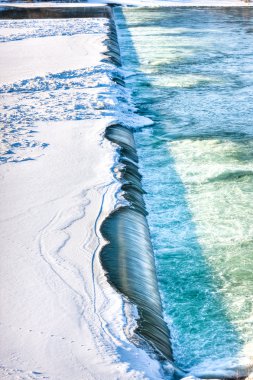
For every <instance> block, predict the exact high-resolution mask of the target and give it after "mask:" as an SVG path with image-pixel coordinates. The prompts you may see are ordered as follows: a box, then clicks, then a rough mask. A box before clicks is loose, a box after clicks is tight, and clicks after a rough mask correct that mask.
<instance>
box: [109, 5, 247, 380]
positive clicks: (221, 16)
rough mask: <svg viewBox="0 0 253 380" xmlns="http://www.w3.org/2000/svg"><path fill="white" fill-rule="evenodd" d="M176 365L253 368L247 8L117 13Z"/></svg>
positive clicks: (200, 371)
mask: <svg viewBox="0 0 253 380" xmlns="http://www.w3.org/2000/svg"><path fill="white" fill-rule="evenodd" d="M115 15H116V22H117V26H118V32H119V43H120V46H121V52H122V59H123V65H124V68H125V69H126V74H127V86H128V87H129V88H130V89H131V90H132V94H133V100H134V102H135V104H136V105H137V106H138V109H139V113H141V114H142V115H144V116H148V117H150V118H151V119H152V120H153V121H154V125H153V126H152V127H149V128H145V129H143V130H141V131H139V132H137V133H136V134H135V138H136V143H137V149H138V154H139V158H140V169H141V173H142V174H143V187H144V189H145V190H146V191H147V195H146V196H145V201H146V204H147V209H148V211H149V217H148V221H149V225H150V230H151V238H152V243H153V246H154V250H155V256H156V265H157V270H158V280H159V288H160V291H161V294H162V299H163V306H164V313H165V318H166V320H167V322H168V324H169V327H170V330H171V332H172V344H173V350H174V357H175V361H176V364H177V365H178V366H180V367H181V368H183V369H185V370H186V371H191V372H192V373H195V374H197V375H205V376H207V375H210V376H214V375H215V374H216V375H217V376H220V375H221V374H225V375H231V374H232V375H235V374H236V373H238V374H242V373H243V372H240V371H239V365H242V366H243V367H244V368H245V367H246V373H247V371H250V369H249V367H250V365H251V364H252V363H253V223H252V221H253V206H252V200H253V106H252V105H253V75H252V72H253V10H250V9H241V10H240V9H229V8H226V9H221V8H220V9H215V8H214V9H201V8H195V9H193V8H192V9H191V8H184V9H182V8H175V9H163V8H152V9H151V8H149V9H148V8H146V9H145V8H143V9H141V8H139V9H134V8H128V9H123V10H122V9H117V10H116V11H115Z"/></svg>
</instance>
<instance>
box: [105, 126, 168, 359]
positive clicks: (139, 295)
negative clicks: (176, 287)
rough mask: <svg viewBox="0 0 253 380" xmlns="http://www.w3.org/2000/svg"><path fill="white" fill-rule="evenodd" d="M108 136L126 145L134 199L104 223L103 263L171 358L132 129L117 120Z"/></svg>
mask: <svg viewBox="0 0 253 380" xmlns="http://www.w3.org/2000/svg"><path fill="white" fill-rule="evenodd" d="M106 137H107V138H108V139H109V140H110V141H112V142H114V143H117V144H118V145H119V146H120V148H121V157H120V160H119V161H120V164H123V165H122V168H121V169H120V170H121V176H122V177H121V182H122V190H123V191H124V192H125V199H126V200H128V201H129V203H130V205H129V206H126V207H121V208H119V209H117V210H116V211H115V212H113V213H112V214H111V215H110V216H109V217H108V218H107V219H106V220H105V221H104V223H103V224H102V227H101V232H102V235H103V236H104V238H105V239H106V240H108V241H109V244H107V245H106V246H105V247H104V248H103V250H102V252H101V261H102V265H103V267H104V269H105V270H106V272H107V274H108V278H109V281H110V282H111V283H112V284H113V286H114V287H115V288H116V289H117V290H119V291H120V292H121V293H123V294H124V295H125V296H127V298H128V299H129V300H130V301H132V302H133V303H134V304H135V305H136V306H137V308H138V313H139V316H140V318H139V319H138V328H137V331H136V332H137V333H138V334H140V335H141V336H142V337H144V338H145V339H146V340H147V341H148V342H150V343H151V344H152V345H153V347H154V348H155V349H156V350H158V352H159V353H161V354H162V356H164V357H165V358H166V359H169V360H172V351H171V347H170V341H169V331H168V328H167V325H166V323H165V322H164V320H163V317H162V306H161V299H160V295H159V291H158V287H157V278H156V271H155V262H154V255H153V250H152V246H151V241H150V236H149V228H148V224H147V220H146V210H145V204H144V201H143V197H142V194H143V190H142V188H141V182H140V180H141V176H140V174H139V172H138V166H137V155H136V151H135V147H134V140H133V134H132V132H131V131H130V130H129V129H127V128H126V127H123V126H120V125H115V126H111V127H108V128H107V131H106Z"/></svg>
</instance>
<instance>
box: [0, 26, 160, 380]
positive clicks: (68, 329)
mask: <svg viewBox="0 0 253 380" xmlns="http://www.w3.org/2000/svg"><path fill="white" fill-rule="evenodd" d="M54 22H55V21H54ZM82 22H85V20H82ZM17 25H18V24H17ZM17 25H15V28H14V29H13V31H14V33H17ZM29 25H30V24H29ZM29 25H28V26H29ZM29 28H33V25H30V26H29ZM22 32H24V31H22ZM37 32H38V31H37ZM37 32H36V33H37ZM29 33H30V34H32V33H33V29H31V30H30V31H29ZM29 33H28V34H29ZM8 35H9V37H10V34H8ZM13 38H14V41H13V40H12V41H10V42H8V41H7V42H4V43H3V45H2V47H1V49H2V50H4V51H5V57H8V61H7V62H6V61H5V64H2V66H1V67H2V75H3V78H4V77H6V78H7V80H6V82H7V83H5V86H7V87H4V86H2V87H1V89H2V90H1V91H2V93H1V97H2V99H3V100H4V101H5V104H4V107H5V108H4V113H5V117H6V123H7V130H6V131H5V140H6V139H7V140H8V139H9V140H8V141H7V142H8V144H9V145H10V147H11V149H13V152H12V153H10V152H9V153H8V154H7V156H8V157H9V162H7V163H5V164H4V165H2V166H1V169H0V171H1V237H0V241H1V247H2V258H1V317H0V323H1V324H0V329H1V333H0V336H1V341H2V344H1V365H0V376H1V378H6V379H13V378H18V379H38V378H49V379H53V380H64V379H65V380H69V379H73V380H80V378H85V379H104V378H105V376H106V379H108V380H109V379H112V380H113V379H115V378H120V379H133V378H136V379H146V378H150V379H152V378H155V379H159V378H162V377H161V373H160V370H161V368H160V365H159V363H158V362H157V361H156V360H155V359H152V358H150V357H149V356H148V354H147V353H146V352H145V351H144V350H142V349H140V348H137V347H135V346H134V345H133V344H132V343H130V342H129V341H128V339H127V337H126V335H128V332H127V324H126V318H128V315H129V316H130V314H131V313H132V312H133V311H132V310H131V309H132V308H131V307H130V305H128V304H127V303H123V301H122V298H121V296H120V295H119V294H118V293H116V291H114V290H113V289H112V287H111V286H110V285H109V284H108V282H107V280H106V278H105V275H104V272H103V270H102V268H101V264H100V260H99V255H98V254H99V250H100V249H101V247H102V245H103V244H104V240H103V239H102V237H101V235H100V224H101V223H102V221H103V220H104V219H105V217H106V216H107V215H108V214H109V213H110V212H111V211H112V210H113V209H114V207H115V204H116V202H117V200H116V198H115V194H116V193H117V191H118V187H119V184H118V182H117V181H116V180H115V179H114V177H113V172H112V170H111V169H112V167H113V165H114V162H115V160H116V159H117V154H116V148H115V146H114V145H113V144H111V143H110V142H109V141H107V140H106V139H104V138H103V133H104V131H105V128H106V126H107V125H108V124H109V123H110V122H112V120H114V118H115V115H114V111H113V112H112V110H111V109H110V106H111V107H112V109H114V103H113V96H114V92H113V91H115V89H114V88H112V84H111V83H110V81H109V79H108V76H107V75H105V73H104V68H103V67H102V63H101V59H102V58H103V55H102V54H101V53H102V52H103V51H105V46H104V45H103V42H104V39H105V38H106V35H105V34H100V35H94V33H93V32H92V30H91V29H90V31H89V33H87V34H85V35H84V34H78V35H74V36H72V35H71V36H64V37H63V36H61V37H59V36H58V37H51V36H48V37H47V36H43V37H39V38H36V37H33V36H30V37H29V38H27V39H26V38H25V37H24V38H22V39H21V40H17V39H16V40H15V35H14V37H13ZM73 39H78V41H79V42H80V43H79V44H78V45H77V46H75V47H74V49H72V51H71V52H69V54H67V53H68V49H71V46H72V44H71V42H72V40H73ZM59 41H60V42H61V45H62V44H63V45H65V47H66V49H64V50H63V51H62V49H61V50H59V49H58V48H56V46H55V48H54V44H57V43H58V42H59ZM35 42H36V43H35ZM37 42H38V44H37ZM38 46H39V49H40V51H39V52H38ZM80 46H81V51H82V54H81V55H80ZM24 47H26V48H25V49H24ZM35 52H37V53H38V54H33V53H35ZM42 53H43V55H44V56H46V57H47V59H48V61H50V60H51V59H52V60H53V58H51V55H54V62H55V64H54V69H53V73H52V72H49V71H50V68H49V62H46V61H44V60H42V59H41V54H42ZM70 54H71V56H70ZM14 56H15V59H14ZM77 56H78V58H77ZM30 57H32V58H33V59H32V61H31V62H30V63H29V61H30ZM34 57H37V58H36V59H35V58H34ZM56 58H57V59H56ZM57 60H59V62H60V66H57ZM17 62H18V70H17V71H15V83H11V76H9V75H8V72H9V71H10V72H14V69H15V66H16V64H17ZM94 65H95V66H94ZM100 65H101V72H100V69H99V68H100ZM94 67H95V68H96V69H94ZM66 70H67V71H66ZM79 70H84V71H81V72H79ZM65 73H67V74H65ZM5 74H6V76H5ZM86 74H87V75H86ZM80 78H81V79H80ZM106 78H107V79H106ZM68 80H71V83H69V82H68ZM80 81H81V82H80ZM3 83H4V79H3V80H2V82H1V84H2V85H3ZM101 86H102V87H101ZM10 91H11V92H10ZM71 99H74V103H73V104H72V100H71ZM114 101H116V100H114ZM99 102H100V106H99V107H100V108H95V109H94V108H92V107H94V104H96V105H97V107H98V104H99ZM58 103H59V104H58ZM82 104H83V105H85V106H84V109H83V110H82V113H80V106H81V105H82ZM59 106H60V107H61V108H59ZM16 107H18V108H16ZM128 108H129V106H128ZM64 112H66V113H64ZM121 112H122V111H121ZM17 115H19V117H21V118H20V119H19V118H17ZM76 119H78V120H76ZM23 126H24V128H23ZM9 127H10V128H12V129H8V128H9ZM29 127H30V128H32V131H31V130H29ZM20 128H21V129H22V130H23V132H24V134H23V135H22V136H20V134H19V132H20V131H19V129H20ZM30 135H32V136H36V141H38V142H41V143H42V142H43V143H45V144H46V145H45V147H42V146H41V144H39V143H38V144H37V145H36V142H35V140H34V143H33V144H30V145H29V144H28V146H26V145H24V144H23V141H28V142H29V141H30V139H31V138H33V137H31V136H30ZM15 139H16V140H15ZM15 141H16V142H15ZM17 144H19V145H17ZM22 144H23V145H22ZM3 156H4V155H3ZM128 328H129V326H128ZM130 328H131V326H130ZM132 328H134V326H132ZM136 359H137V360H136Z"/></svg>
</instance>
